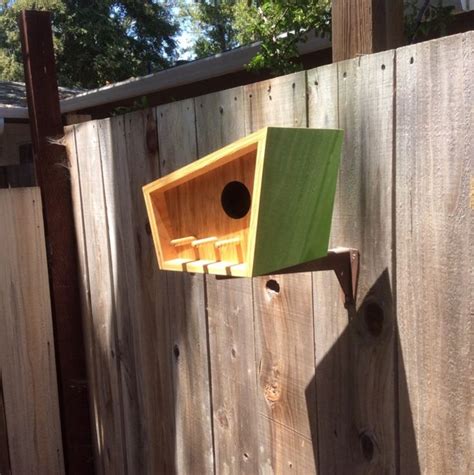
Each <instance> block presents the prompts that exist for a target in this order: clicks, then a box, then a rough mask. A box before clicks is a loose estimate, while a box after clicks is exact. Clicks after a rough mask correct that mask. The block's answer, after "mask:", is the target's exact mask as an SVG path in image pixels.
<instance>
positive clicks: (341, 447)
mask: <svg viewBox="0 0 474 475" xmlns="http://www.w3.org/2000/svg"><path fill="white" fill-rule="evenodd" d="M337 70H338V65H337V64H331V65H328V66H323V67H320V68H316V69H313V70H311V71H308V72H307V89H308V126H309V127H315V128H317V127H322V128H337V127H338V126H339V120H338V108H339V107H338V72H337ZM339 186H340V183H339V182H338V188H339ZM337 216H338V199H337V196H336V200H335V204H334V215H333V222H332V228H331V238H330V246H333V247H334V246H341V245H348V246H349V245H350V244H351V241H350V240H344V241H340V242H337V241H338V240H340V239H341V238H342V237H341V236H337V235H335V225H336V217H337ZM334 279H336V277H335V275H334V273H333V272H315V273H314V274H313V295H314V339H315V362H316V365H317V366H316V376H315V382H314V384H315V391H316V402H317V428H316V429H315V432H316V434H317V444H318V452H319V456H318V460H319V471H318V472H319V473H321V474H324V473H326V472H328V473H344V472H345V471H346V470H347V467H348V466H349V462H348V461H347V458H346V457H349V450H348V445H347V441H348V440H349V436H348V430H349V424H348V421H349V420H350V414H349V410H348V409H349V408H348V394H347V387H348V383H347V381H348V376H349V372H348V363H349V360H348V345H347V344H346V343H345V342H343V340H344V338H345V337H343V336H342V335H344V332H345V330H346V329H347V324H348V318H347V313H346V312H344V310H343V308H342V306H341V305H340V290H339V289H338V284H337V282H336V281H335V280H334ZM336 342H337V348H334V349H333V346H335V344H336ZM330 351H332V355H336V352H337V357H331V358H326V360H325V363H324V364H320V363H321V361H322V360H323V359H324V355H329V354H330ZM314 437H315V436H313V440H314Z"/></svg>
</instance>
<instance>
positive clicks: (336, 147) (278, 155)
mask: <svg viewBox="0 0 474 475" xmlns="http://www.w3.org/2000/svg"><path fill="white" fill-rule="evenodd" d="M276 87H277V86H276V85H274V88H276ZM303 87H304V86H303ZM302 100H304V98H303V99H302ZM267 130H268V131H267V137H266V141H265V159H264V163H263V176H262V178H261V192H260V196H255V194H254V199H258V223H257V225H256V241H255V251H254V254H255V256H254V263H253V269H252V275H264V274H268V273H270V272H277V271H278V270H281V269H285V268H287V267H291V266H293V265H297V264H301V263H304V262H308V261H311V260H314V259H318V258H319V257H323V256H326V255H327V251H328V242H329V234H330V231H331V217H332V210H333V203H334V194H335V191H336V182H337V175H338V170H339V161H340V157H341V147H342V140H343V133H342V131H339V130H308V129H287V128H273V127H270V128H268V129H267ZM255 188H256V186H255ZM255 221H257V220H255Z"/></svg>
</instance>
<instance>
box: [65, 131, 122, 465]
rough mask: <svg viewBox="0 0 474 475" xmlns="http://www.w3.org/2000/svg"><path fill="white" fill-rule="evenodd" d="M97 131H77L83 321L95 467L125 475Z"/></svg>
mask: <svg viewBox="0 0 474 475" xmlns="http://www.w3.org/2000/svg"><path fill="white" fill-rule="evenodd" d="M97 127H98V123H97V122H85V123H83V124H79V125H76V126H74V129H75V136H76V144H77V156H78V158H77V160H76V163H75V164H74V165H75V166H76V167H77V172H76V173H77V177H78V179H79V184H80V196H77V195H73V196H74V197H75V198H76V199H77V198H80V199H81V203H80V206H81V208H82V220H83V226H84V234H85V236H86V239H85V249H84V251H85V257H86V263H85V265H86V266H87V272H88V289H89V291H90V296H89V298H90V306H88V309H87V310H86V311H88V310H90V314H85V315H83V318H84V319H85V321H86V323H85V326H86V327H87V326H89V325H90V332H91V334H90V337H89V344H90V345H91V346H92V348H91V350H90V351H91V352H92V356H93V358H94V364H93V366H92V367H91V368H89V374H93V375H94V376H93V377H94V379H95V381H94V391H95V395H94V396H93V401H94V402H93V406H94V408H95V409H94V410H95V411H96V412H95V417H96V418H95V421H94V423H95V426H96V429H95V430H96V433H97V437H98V440H97V442H96V443H97V447H96V452H97V453H98V455H99V460H98V461H96V467H97V468H98V470H100V471H101V472H102V473H117V474H120V473H125V471H126V467H127V463H126V447H125V441H124V439H123V434H124V432H123V413H122V396H121V386H120V379H121V377H120V371H119V369H120V363H119V358H118V355H119V353H118V351H117V344H116V338H117V334H116V333H117V328H116V312H115V305H114V288H113V279H112V275H111V265H112V263H111V254H110V246H109V235H108V227H107V214H106V203H105V197H104V186H103V175H102V164H101V156H100V147H99V138H98V130H97ZM71 155H72V154H71V153H70V157H71ZM75 206H77V204H76V205H75ZM76 216H77V213H76ZM89 322H90V323H89Z"/></svg>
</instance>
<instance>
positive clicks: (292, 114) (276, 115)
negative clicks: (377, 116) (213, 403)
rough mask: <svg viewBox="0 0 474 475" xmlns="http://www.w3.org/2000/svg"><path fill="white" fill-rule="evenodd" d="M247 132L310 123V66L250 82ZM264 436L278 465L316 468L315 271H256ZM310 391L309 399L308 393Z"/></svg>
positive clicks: (272, 466)
mask: <svg viewBox="0 0 474 475" xmlns="http://www.w3.org/2000/svg"><path fill="white" fill-rule="evenodd" d="M244 93H245V102H246V132H247V133H251V132H255V131H256V130H259V129H261V128H262V127H266V126H272V125H273V126H281V127H306V125H307V124H306V116H307V114H306V74H305V73H296V74H292V75H288V76H283V77H280V78H276V79H271V80H268V81H263V82H260V83H256V84H251V85H249V86H245V88H244ZM253 298H254V320H255V350H256V367H257V391H258V406H257V409H258V413H259V414H258V416H259V417H258V423H259V425H260V431H259V433H260V439H261V441H260V443H261V444H262V447H264V448H265V452H264V453H263V456H264V457H263V460H264V462H263V463H264V464H265V467H267V469H268V470H272V471H273V472H275V473H285V472H287V471H290V470H292V471H294V472H296V473H312V472H314V471H315V466H316V464H315V451H313V445H312V443H311V433H312V432H313V431H312V430H311V427H310V425H311V423H314V418H313V417H309V415H308V412H309V411H313V410H314V411H315V410H316V403H315V401H314V397H315V392H314V390H312V388H311V387H310V386H311V385H312V384H314V371H315V366H314V338H313V302H312V279H311V274H310V273H305V274H295V275H280V276H268V277H259V278H256V279H253ZM308 393H310V394H311V400H310V401H309V402H308V403H307V401H306V397H305V394H308Z"/></svg>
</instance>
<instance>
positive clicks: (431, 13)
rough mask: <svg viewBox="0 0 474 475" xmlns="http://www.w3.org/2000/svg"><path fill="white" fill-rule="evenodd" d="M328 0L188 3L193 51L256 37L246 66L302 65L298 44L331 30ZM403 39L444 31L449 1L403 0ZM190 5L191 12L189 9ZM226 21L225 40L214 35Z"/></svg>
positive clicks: (285, 68) (278, 70) (279, 69)
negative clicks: (256, 43)
mask: <svg viewBox="0 0 474 475" xmlns="http://www.w3.org/2000/svg"><path fill="white" fill-rule="evenodd" d="M331 4H332V2H331V0H221V1H219V0H203V1H200V2H197V3H195V4H194V5H193V6H192V7H188V9H187V12H188V16H189V17H190V18H191V19H194V21H195V25H197V29H195V30H194V32H195V34H196V35H197V40H196V41H195V44H194V52H195V53H196V55H197V57H202V56H205V55H207V54H215V53H217V52H222V51H225V50H226V49H229V45H244V44H249V43H252V42H254V41H260V42H261V48H260V51H259V53H257V55H256V56H255V57H254V58H252V60H251V61H250V63H249V64H248V65H247V67H248V68H249V69H262V68H266V69H270V70H271V71H273V73H275V74H284V73H289V72H292V71H295V70H298V69H301V67H302V66H301V62H300V59H299V54H298V49H297V45H298V43H299V42H304V41H307V40H308V39H309V37H310V36H311V35H314V34H317V35H321V36H322V35H328V36H330V34H331ZM405 6H406V11H405V33H406V39H407V42H410V41H412V40H414V39H416V38H417V37H421V38H422V37H424V36H426V35H427V34H431V33H441V34H444V30H445V29H446V26H447V24H448V22H449V21H450V19H451V18H452V17H451V13H452V10H453V9H452V7H449V6H444V2H443V0H430V1H428V0H426V1H425V2H424V7H422V8H421V9H420V2H419V1H418V0H406V1H405ZM189 11H191V13H189ZM223 18H224V19H225V21H226V22H227V27H226V28H227V29H226V34H227V36H226V41H225V42H221V43H220V42H219V41H216V36H218V26H219V24H220V23H221V22H222V21H223Z"/></svg>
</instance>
